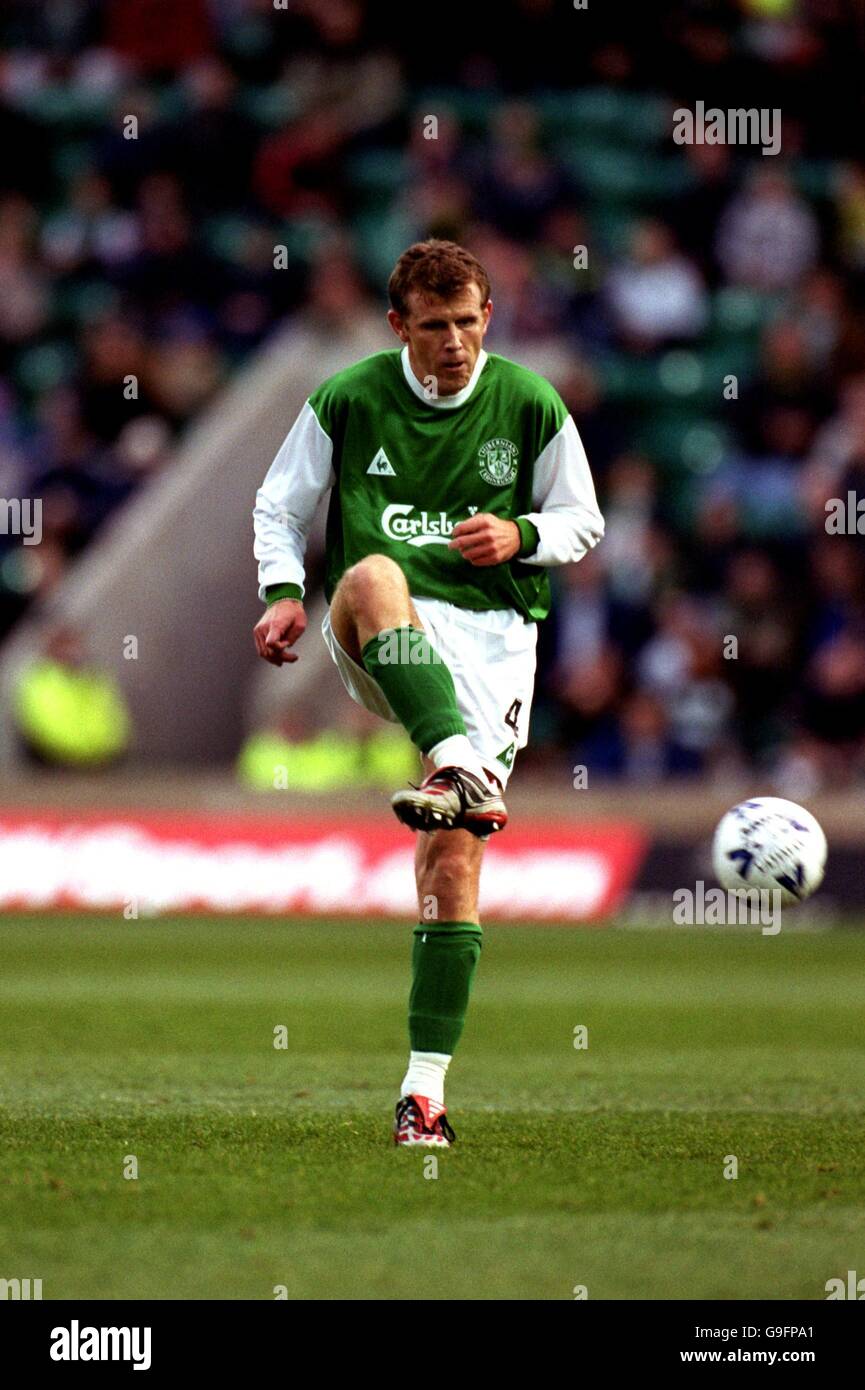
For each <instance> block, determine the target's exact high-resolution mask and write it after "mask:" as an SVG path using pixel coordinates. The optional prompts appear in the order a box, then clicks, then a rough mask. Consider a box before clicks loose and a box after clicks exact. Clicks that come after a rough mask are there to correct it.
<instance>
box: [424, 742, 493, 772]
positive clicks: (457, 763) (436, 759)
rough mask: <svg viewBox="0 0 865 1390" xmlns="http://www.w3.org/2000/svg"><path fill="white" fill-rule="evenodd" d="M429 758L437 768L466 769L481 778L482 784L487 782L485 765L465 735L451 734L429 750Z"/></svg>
mask: <svg viewBox="0 0 865 1390" xmlns="http://www.w3.org/2000/svg"><path fill="white" fill-rule="evenodd" d="M427 757H428V758H431V759H432V762H433V764H434V765H435V766H436V767H464V768H465V769H466V771H467V772H473V773H474V774H475V777H480V779H481V781H482V782H486V780H487V776H486V773H485V772H484V766H483V763H482V762H481V760H480V758H479V757H478V755H477V753H476V752H475V750H474V749H473V748H472V746H471V744H470V743H469V741H468V738H467V736H466V735H465V734H451V735H450V737H449V738H443V739H442V741H441V743H437V744H435V746H434V747H433V748H431V749H430V750H429V752H428V753H427Z"/></svg>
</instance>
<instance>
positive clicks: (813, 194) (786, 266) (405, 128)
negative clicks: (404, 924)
mask: <svg viewBox="0 0 865 1390" xmlns="http://www.w3.org/2000/svg"><path fill="white" fill-rule="evenodd" d="M604 8H606V7H601V6H596V7H595V6H590V7H589V8H588V9H586V10H584V11H581V10H577V9H573V8H569V7H568V6H566V5H562V4H558V3H554V0H503V3H502V4H501V5H499V6H497V7H496V17H495V22H494V23H493V22H491V21H490V17H489V14H488V12H487V11H486V10H485V7H476V8H475V7H470V6H468V7H462V8H461V9H460V11H456V9H454V11H453V14H452V15H451V14H450V11H449V9H448V7H447V6H445V7H444V9H443V10H440V11H436V12H435V13H434V14H431V15H430V17H429V20H428V23H429V25H430V26H431V27H432V29H433V30H435V31H436V33H438V32H439V31H440V30H442V26H444V29H445V30H446V32H447V42H446V43H444V42H441V43H439V42H436V41H434V40H435V37H436V34H435V33H433V32H430V33H428V34H425V33H424V23H423V22H420V20H419V21H418V23H419V27H417V28H416V32H414V31H413V34H410V33H409V32H408V29H407V24H408V21H407V20H406V14H405V11H404V9H403V8H400V7H397V6H396V5H394V4H392V3H389V0H382V3H373V2H372V0H286V2H285V4H279V3H274V0H182V3H179V4H178V3H176V0H66V2H65V3H64V4H54V3H49V2H48V0H45V3H40V2H39V0H7V3H6V5H5V6H4V8H3V11H2V15H0V45H2V53H0V148H2V150H3V160H2V172H0V493H2V496H3V497H4V498H12V497H40V498H42V500H43V516H42V532H43V539H42V543H41V544H40V545H39V546H22V545H20V544H19V543H18V542H17V540H16V538H15V537H13V536H6V535H0V635H2V632H3V631H6V630H8V628H9V627H10V626H11V624H12V623H13V622H14V621H15V620H16V618H17V617H18V616H19V614H20V613H21V612H22V611H23V610H24V608H25V607H26V606H27V604H28V603H29V602H30V601H32V599H33V598H34V597H35V596H42V595H45V594H47V593H50V591H51V589H52V588H53V587H54V586H55V585H56V584H57V583H58V582H59V580H60V579H61V577H62V575H63V572H64V569H65V566H66V565H67V564H68V562H69V560H70V558H71V557H73V556H74V555H75V554H77V553H78V552H79V551H80V550H81V548H82V547H83V546H85V545H86V544H87V543H88V541H89V540H90V538H91V537H92V536H93V535H94V533H95V532H96V531H97V530H98V528H99V526H100V525H101V524H102V522H103V521H104V520H105V518H106V517H107V516H108V515H109V513H110V512H111V511H112V509H113V508H115V507H116V506H117V505H118V504H119V503H120V502H122V501H123V500H124V499H125V498H126V497H127V496H128V495H129V494H130V492H131V491H132V490H133V489H134V488H135V487H136V486H137V485H138V484H139V482H140V481H141V479H142V478H144V477H147V476H148V475H150V474H152V473H153V472H155V471H156V470H158V469H160V468H162V467H164V466H167V462H168V460H169V459H170V457H171V451H172V445H173V443H174V441H175V439H176V438H177V436H178V434H179V433H180V432H181V431H182V430H183V429H184V428H185V427H186V426H187V425H188V424H189V422H190V421H191V420H193V419H194V418H195V417H196V415H197V414H198V413H199V412H200V411H201V409H202V408H203V407H204V406H205V405H206V404H207V402H208V401H209V400H210V399H211V398H212V397H213V395H214V394H215V393H216V392H218V391H219V390H220V388H221V387H222V386H223V384H224V382H225V381H226V379H227V378H228V377H229V376H230V374H231V373H232V372H233V371H234V370H235V369H236V368H237V366H238V365H239V364H241V363H242V362H243V361H244V359H245V358H246V356H247V355H248V354H249V353H250V352H251V351H252V350H253V349H255V348H256V347H257V346H259V345H260V344H261V343H262V342H264V341H265V340H266V338H267V336H268V334H270V333H271V332H272V330H273V329H274V328H275V327H277V326H279V325H282V324H284V323H285V322H286V321H290V320H291V319H292V318H293V317H297V318H298V319H304V320H309V321H310V322H313V323H315V324H317V325H318V326H320V328H321V330H322V332H324V333H330V332H339V331H340V327H341V325H344V324H345V322H346V321H347V320H348V319H350V318H351V316H352V315H354V314H357V313H359V312H360V311H367V310H369V309H372V310H376V309H382V310H383V307H384V305H383V291H384V287H385V284H386V281H387V276H388V273H389V271H390V269H391V267H392V265H393V263H394V261H395V260H396V258H397V256H398V255H399V254H400V252H401V251H402V250H403V249H404V248H405V246H407V245H408V244H410V243H411V242H412V241H414V240H417V239H420V238H421V237H423V236H426V235H439V236H447V237H452V238H454V239H456V240H458V241H461V242H464V243H465V244H466V245H468V246H469V247H470V248H471V249H472V250H473V251H474V252H475V254H476V255H478V256H479V257H480V259H481V260H482V261H483V263H484V264H485V266H486V268H487V270H488V272H489V274H490V277H491V281H492V285H493V296H492V297H493V303H494V315H493V322H492V327H491V331H490V335H489V338H488V340H487V346H488V347H489V348H490V349H491V350H493V351H496V350H505V349H507V351H508V353H510V354H513V355H518V353H519V350H520V348H521V347H531V348H532V349H533V350H539V351H543V350H545V349H547V348H550V349H552V350H553V351H552V353H551V360H554V361H555V362H556V363H557V364H559V365H557V366H556V368H555V371H554V375H553V380H554V382H555V384H556V386H557V387H558V389H559V390H560V391H561V393H562V395H563V397H564V399H565V401H566V402H567V404H568V406H569V407H570V409H571V411H572V413H573V415H574V417H575V419H576V421H577V425H578V427H579V429H580V431H581V434H582V437H583V440H584V443H585V445H586V449H587V452H588V456H589V459H590V462H591V464H592V467H593V471H594V473H595V477H596V480H597V483H598V488H599V492H600V494H601V499H602V506H603V510H604V512H605V515H606V518H607V535H606V538H605V540H604V542H603V544H602V545H601V547H600V548H599V549H598V550H597V551H596V552H594V553H593V554H592V555H591V556H589V557H588V558H587V559H586V560H584V561H583V562H582V563H581V564H580V565H578V566H575V567H571V568H569V569H567V570H564V571H561V572H558V573H557V574H556V575H555V576H554V579H555V586H556V590H557V606H556V610H555V616H554V618H553V619H552V620H551V622H550V623H549V624H547V625H546V627H545V628H544V630H543V634H542V641H541V666H540V676H539V686H538V697H537V705H536V714H535V739H534V743H533V751H532V750H530V751H527V753H525V754H523V755H522V756H523V758H524V759H525V760H526V761H529V760H531V759H532V758H534V759H535V760H537V761H538V762H542V761H543V760H544V758H546V757H548V756H551V754H552V752H553V751H554V750H557V756H560V754H561V750H562V749H564V750H565V751H566V752H567V754H568V756H569V757H572V758H573V761H574V764H575V765H577V764H582V765H585V766H586V767H587V768H588V769H590V772H589V776H591V770H592V769H594V771H595V772H596V773H597V775H598V776H606V777H614V778H626V779H635V780H643V781H647V782H648V781H656V780H660V779H662V778H664V777H667V776H683V775H722V774H726V773H728V772H730V771H736V770H741V769H742V768H743V767H744V766H750V767H751V768H752V769H755V770H757V769H759V770H760V771H762V772H763V773H764V774H765V776H766V777H767V778H771V779H774V782H775V784H776V785H777V786H778V787H780V788H781V789H782V790H785V791H787V792H789V793H790V794H793V793H797V794H798V793H801V794H805V793H806V792H808V791H811V790H813V789H815V788H816V787H818V786H820V785H823V784H829V785H837V784H839V783H840V782H842V781H845V780H850V779H855V778H857V777H861V776H863V775H865V575H863V563H865V550H863V540H862V539H861V537H860V536H859V535H857V534H855V532H854V534H852V535H838V534H830V533H829V532H827V529H826V524H825V522H826V502H827V500H828V499H830V498H833V497H839V498H846V496H847V493H848V492H849V491H854V492H856V491H858V489H859V488H860V485H861V487H862V489H863V491H862V494H861V495H863V496H865V315H863V308H865V148H863V131H865V122H863V114H865V113H863V109H862V108H863V84H862V81H861V63H862V49H861V34H860V33H859V32H858V29H857V26H856V23H855V17H854V16H853V15H852V10H851V7H849V6H847V5H845V4H844V3H842V0H736V3H733V0H730V2H729V3H724V0H718V3H713V4H711V5H709V4H705V3H696V2H695V3H686V2H681V3H677V4H659V5H656V6H645V7H633V6H628V7H627V14H626V16H625V15H623V13H621V12H620V11H619V7H617V6H616V5H615V4H612V5H611V6H609V8H608V12H607V13H606V14H601V13H600V10H601V9H604ZM416 18H417V17H416ZM411 22H412V24H413V23H414V20H412V21H411ZM424 22H426V21H424ZM827 93H831V100H829V99H828V98H827ZM698 101H702V102H704V103H705V106H706V107H711V106H717V107H721V108H722V109H727V108H729V107H737V108H742V107H748V106H754V107H758V108H763V109H766V108H768V109H772V110H774V109H778V110H779V111H780V112H781V115H782V121H783V125H782V132H783V135H782V147H781V151H780V153H779V154H777V155H774V156H773V155H768V156H767V155H763V154H762V153H761V150H760V147H759V146H752V145H709V144H690V145H687V144H686V145H677V144H676V143H675V142H674V140H673V138H672V132H673V125H674V117H673V113H674V111H675V110H676V109H678V108H680V107H683V106H685V107H693V106H694V104H695V103H696V102H698ZM276 246H280V247H283V248H284V252H283V255H282V259H281V264H280V268H278V269H277V268H275V266H274V248H275V247H276ZM562 364H564V365H562ZM863 531H865V519H863Z"/></svg>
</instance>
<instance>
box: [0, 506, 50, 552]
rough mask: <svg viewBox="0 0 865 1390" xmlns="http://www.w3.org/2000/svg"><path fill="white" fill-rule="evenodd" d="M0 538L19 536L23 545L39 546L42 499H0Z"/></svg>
mask: <svg viewBox="0 0 865 1390" xmlns="http://www.w3.org/2000/svg"><path fill="white" fill-rule="evenodd" d="M0 536H20V537H21V539H22V542H23V544H24V545H39V544H40V543H41V541H42V498H41V497H0Z"/></svg>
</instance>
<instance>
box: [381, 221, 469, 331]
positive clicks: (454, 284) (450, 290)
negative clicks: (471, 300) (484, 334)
mask: <svg viewBox="0 0 865 1390" xmlns="http://www.w3.org/2000/svg"><path fill="white" fill-rule="evenodd" d="M472 283H474V284H476V285H477V287H478V289H479V290H480V292H481V304H482V305H483V304H486V302H487V300H488V299H489V297H490V281H489V276H488V275H487V273H486V271H485V270H484V268H483V266H482V265H481V263H480V261H479V260H478V259H477V257H476V256H473V255H472V253H471V251H467V250H466V249H465V247H464V246H458V245H457V243H456V242H455V241H444V240H441V239H439V238H438V237H431V238H430V240H429V241H416V242H415V244H414V246H410V247H409V248H408V250H407V251H403V253H402V255H401V256H400V258H399V260H398V261H397V263H396V265H395V266H394V268H393V273H392V274H391V277H390V279H389V280H388V282H387V292H388V297H389V298H390V302H391V307H392V308H393V309H395V310H396V312H397V313H398V314H399V315H400V316H401V317H405V315H406V314H407V313H408V296H409V294H410V293H411V291H412V290H417V291H418V292H419V293H420V294H422V295H424V296H426V297H428V298H431V299H451V298H452V297H453V295H455V294H457V293H458V292H459V291H460V290H463V289H465V287H466V285H470V284H472Z"/></svg>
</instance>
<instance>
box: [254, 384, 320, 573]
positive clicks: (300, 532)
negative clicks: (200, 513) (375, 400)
mask: <svg viewBox="0 0 865 1390" xmlns="http://www.w3.org/2000/svg"><path fill="white" fill-rule="evenodd" d="M335 481H336V475H335V473H334V471H333V442H332V440H331V439H330V437H329V435H327V434H326V433H325V431H324V430H323V429H322V427H321V425H320V424H319V421H318V417H317V415H316V413H315V411H314V410H313V408H312V406H311V405H310V403H309V401H307V402H306V404H305V405H304V407H303V409H302V410H301V412H300V414H299V415H298V417H297V419H296V420H295V422H294V424H293V425H292V427H291V429H290V430H289V432H288V434H287V435H286V437H285V440H284V441H283V443H282V446H281V448H280V450H279V453H278V454H277V455H276V458H275V459H274V460H273V463H272V464H271V465H270V468H269V469H268V473H267V477H266V478H265V480H264V482H263V483H262V485H261V487H260V488H259V489H258V492H257V493H256V497H255V511H254V512H253V522H254V525H255V558H256V560H257V561H258V596H259V598H260V599H262V600H263V599H264V591H265V589H267V588H268V587H269V586H270V585H271V584H299V585H300V588H301V590H302V589H303V581H304V569H303V557H304V554H305V552H306V540H307V536H308V535H309V528H310V526H311V525H312V519H313V517H314V516H315V513H316V509H317V507H318V504H319V502H320V501H321V499H322V497H323V496H324V494H325V492H327V490H328V488H330V487H333V484H334V482H335Z"/></svg>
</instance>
